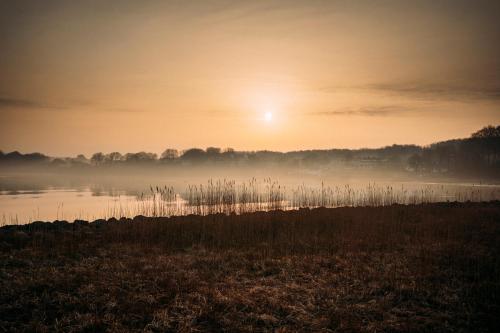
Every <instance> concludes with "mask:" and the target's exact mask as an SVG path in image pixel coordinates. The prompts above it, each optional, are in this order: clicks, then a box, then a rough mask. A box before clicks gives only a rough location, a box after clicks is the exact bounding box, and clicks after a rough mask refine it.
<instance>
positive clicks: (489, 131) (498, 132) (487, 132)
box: [471, 125, 500, 138]
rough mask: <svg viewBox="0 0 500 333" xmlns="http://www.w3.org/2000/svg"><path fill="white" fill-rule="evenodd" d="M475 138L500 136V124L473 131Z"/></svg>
mask: <svg viewBox="0 0 500 333" xmlns="http://www.w3.org/2000/svg"><path fill="white" fill-rule="evenodd" d="M471 137H473V138H500V126H497V127H495V126H491V125H489V126H486V127H484V128H482V129H480V130H479V131H477V132H474V133H472V136H471Z"/></svg>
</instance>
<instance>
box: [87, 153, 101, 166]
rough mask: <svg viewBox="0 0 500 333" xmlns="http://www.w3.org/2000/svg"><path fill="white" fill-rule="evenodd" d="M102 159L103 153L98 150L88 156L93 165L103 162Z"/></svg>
mask: <svg viewBox="0 0 500 333" xmlns="http://www.w3.org/2000/svg"><path fill="white" fill-rule="evenodd" d="M104 159H105V156H104V154H103V153H101V152H99V153H95V154H94V155H92V157H91V158H90V162H91V163H92V164H94V165H100V164H102V163H103V162H104Z"/></svg>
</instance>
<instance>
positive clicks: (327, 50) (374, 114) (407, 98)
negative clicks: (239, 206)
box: [0, 1, 500, 156]
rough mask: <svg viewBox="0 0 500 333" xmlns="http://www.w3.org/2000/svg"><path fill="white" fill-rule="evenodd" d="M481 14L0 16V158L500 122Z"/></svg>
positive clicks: (446, 7)
mask: <svg viewBox="0 0 500 333" xmlns="http://www.w3.org/2000/svg"><path fill="white" fill-rule="evenodd" d="M499 12H500V4H499V3H498V2H493V1H474V2H472V1H418V2H411V3H410V2H408V1H377V2H372V1H356V2H351V1H251V2H250V1H248V2H246V1H245V2H242V1H189V2H182V1H169V2H167V1H78V2H77V1H71V2H70V1H0V50H1V51H0V142H1V147H0V148H1V149H2V150H4V151H11V150H20V151H23V152H29V151H42V152H44V153H47V154H51V155H59V156H60V155H75V154H77V153H85V154H91V153H93V152H96V151H105V152H106V151H121V152H131V151H142V150H146V151H153V152H158V153H159V152H161V151H163V149H164V148H165V147H176V148H178V149H185V148H189V147H208V146H217V147H228V146H229V147H233V148H236V149H240V150H261V149H270V150H279V151H287V150H300V149H311V148H318V149H320V148H332V147H336V148H359V147H379V146H385V145H390V144H393V143H399V144H405V143H414V144H428V143H431V142H435V141H439V140H443V139H448V138H454V137H466V136H468V135H469V134H470V133H472V132H473V131H475V130H477V129H478V128H481V127H482V126H484V125H487V124H496V123H498V122H499V120H500V108H499V105H500V46H499V45H500V44H499V43H498V41H499V40H500V21H499V20H498V13H499Z"/></svg>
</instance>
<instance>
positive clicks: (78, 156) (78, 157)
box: [75, 154, 88, 163]
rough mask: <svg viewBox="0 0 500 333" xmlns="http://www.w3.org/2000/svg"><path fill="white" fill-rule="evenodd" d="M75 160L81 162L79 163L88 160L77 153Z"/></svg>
mask: <svg viewBox="0 0 500 333" xmlns="http://www.w3.org/2000/svg"><path fill="white" fill-rule="evenodd" d="M75 161H77V162H81V163H86V162H87V161H88V160H87V158H86V157H85V155H83V154H79V155H77V156H76V158H75Z"/></svg>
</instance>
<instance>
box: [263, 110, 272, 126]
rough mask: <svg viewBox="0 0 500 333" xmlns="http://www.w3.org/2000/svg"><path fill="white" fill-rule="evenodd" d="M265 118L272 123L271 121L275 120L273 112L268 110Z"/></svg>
mask: <svg viewBox="0 0 500 333" xmlns="http://www.w3.org/2000/svg"><path fill="white" fill-rule="evenodd" d="M264 120H265V121H266V123H270V122H271V121H273V113H272V112H269V111H268V112H266V113H265V114H264Z"/></svg>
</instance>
